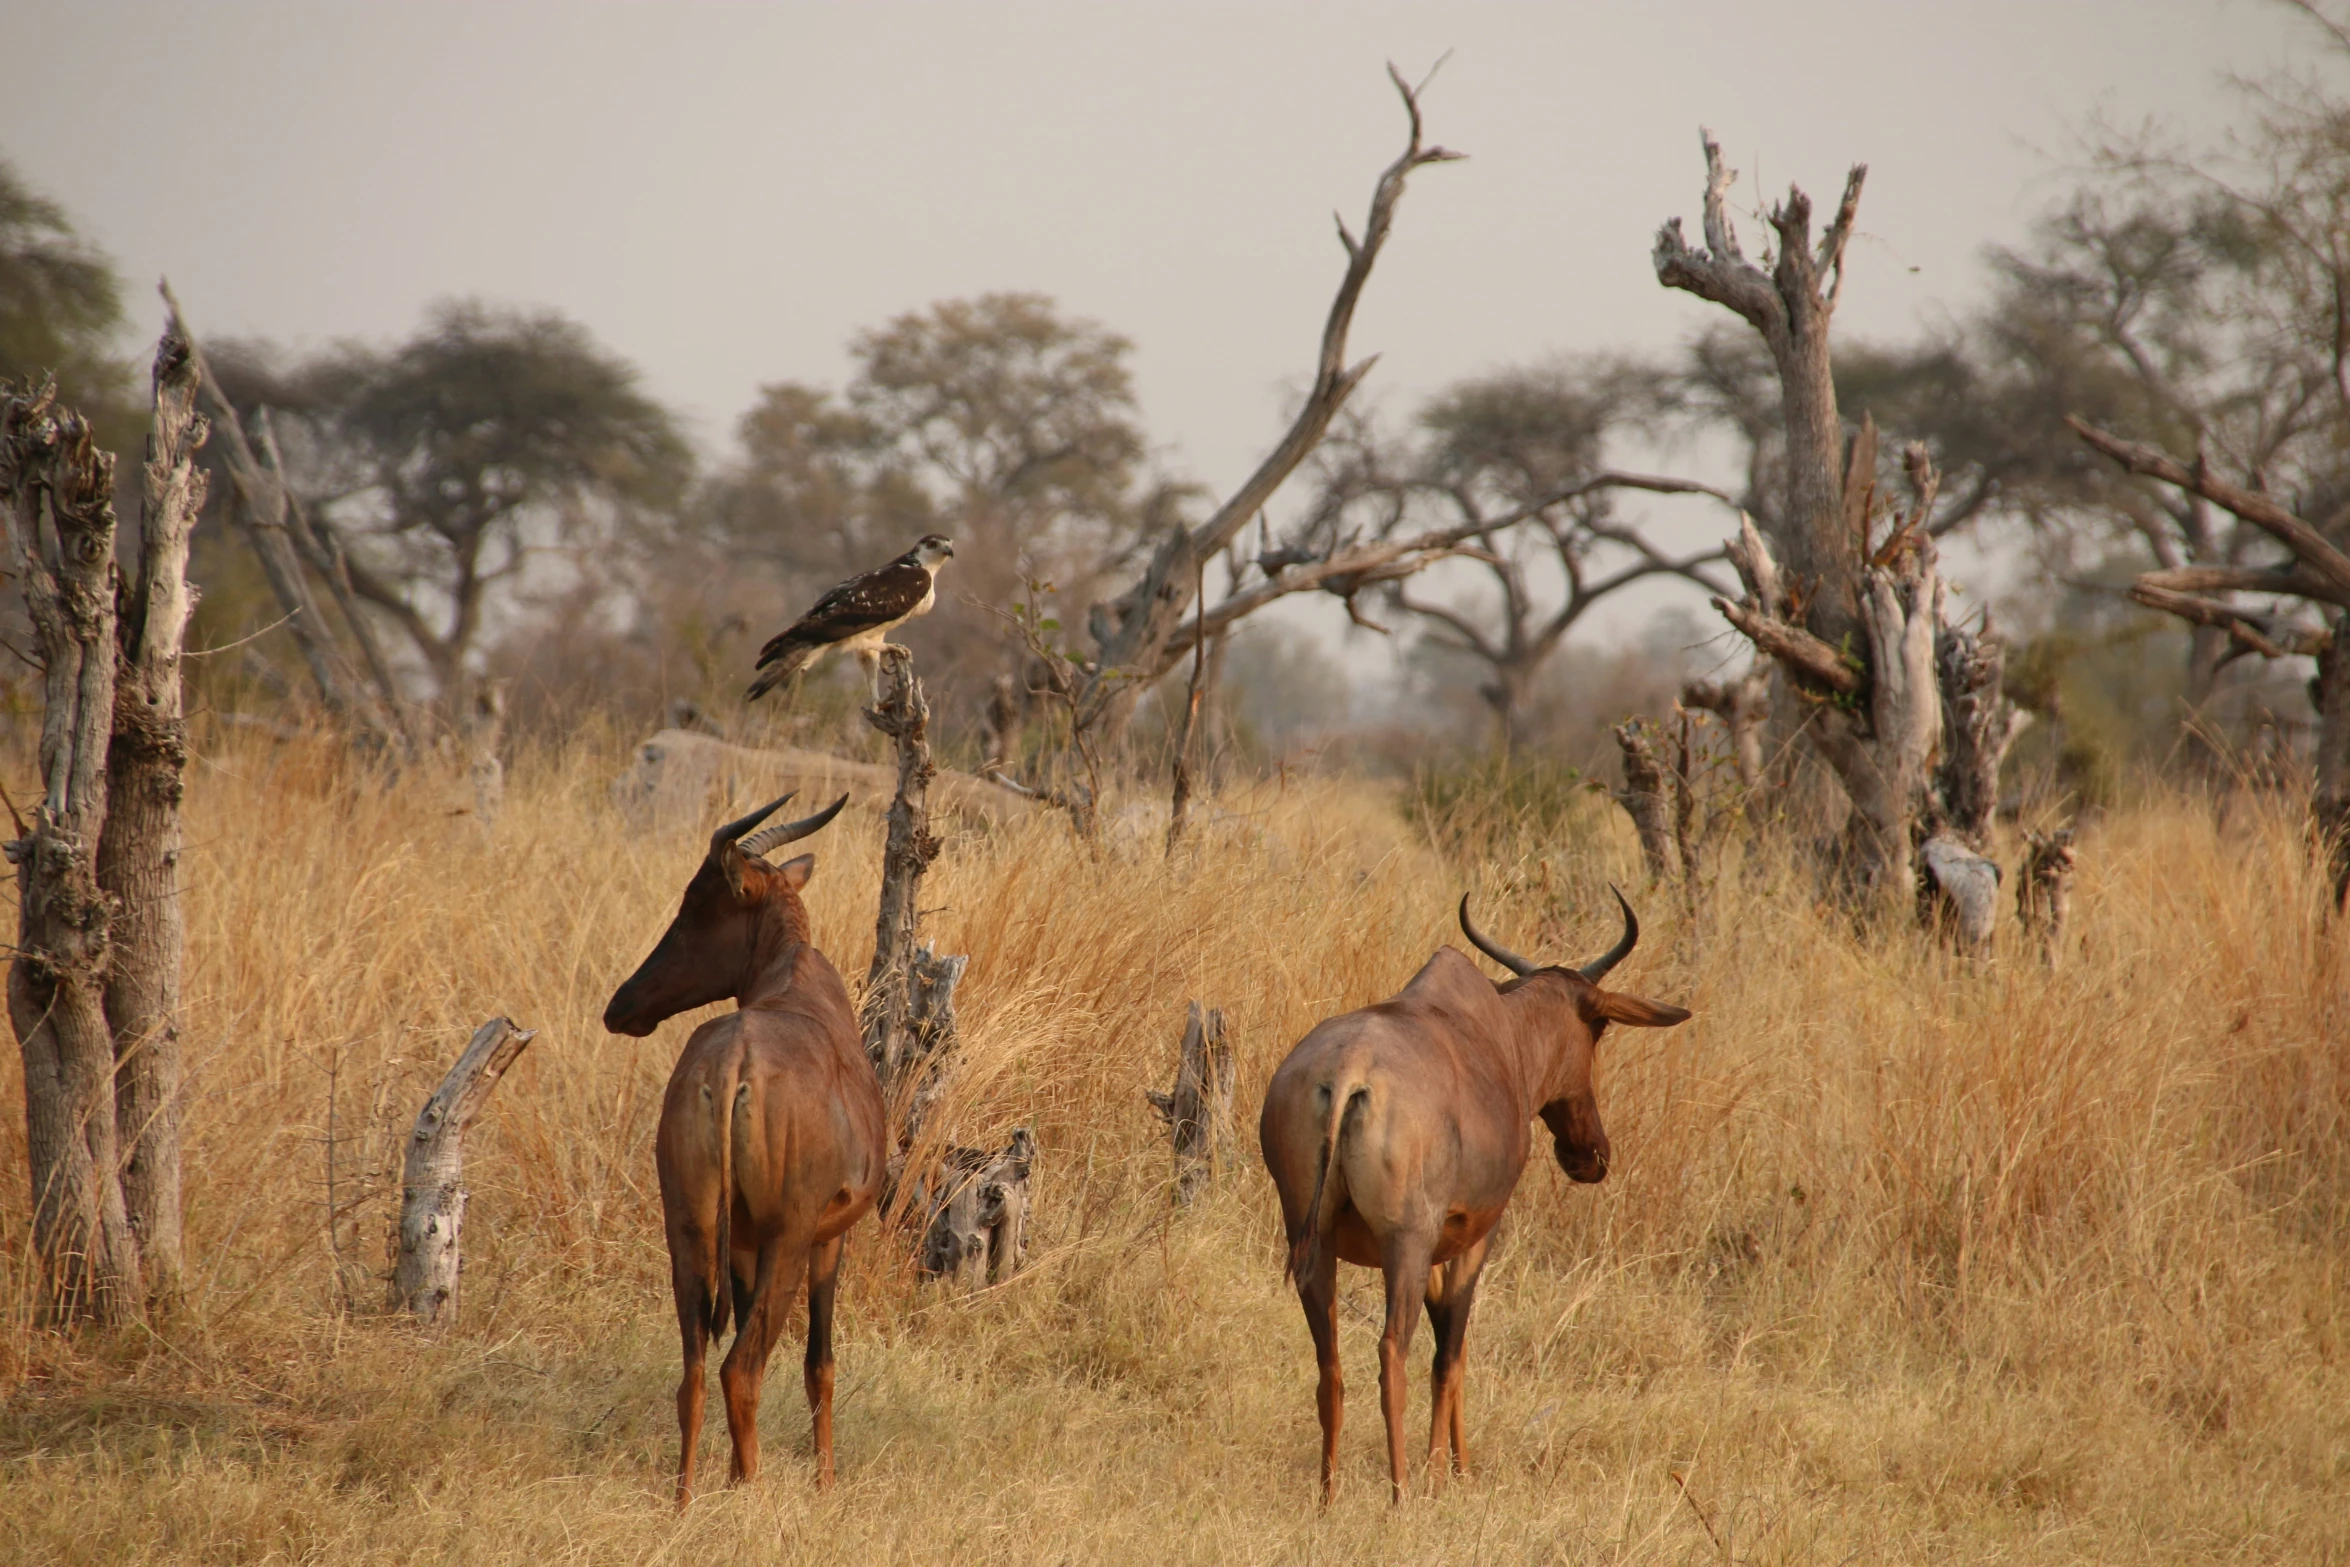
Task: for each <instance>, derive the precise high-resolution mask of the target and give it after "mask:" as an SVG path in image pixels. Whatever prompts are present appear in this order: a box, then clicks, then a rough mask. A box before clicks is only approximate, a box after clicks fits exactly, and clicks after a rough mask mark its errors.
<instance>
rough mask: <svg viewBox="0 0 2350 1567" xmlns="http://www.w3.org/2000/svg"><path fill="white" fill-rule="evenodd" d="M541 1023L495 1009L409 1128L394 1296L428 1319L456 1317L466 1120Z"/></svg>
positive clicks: (401, 1307)
mask: <svg viewBox="0 0 2350 1567" xmlns="http://www.w3.org/2000/svg"><path fill="white" fill-rule="evenodd" d="M537 1037H538V1034H537V1031H536V1030H533V1029H527V1028H516V1027H515V1026H514V1023H513V1021H512V1020H511V1019H509V1018H503V1017H494V1018H491V1019H490V1020H489V1021H488V1022H487V1023H484V1024H482V1026H481V1027H479V1028H477V1029H475V1030H474V1031H473V1038H472V1040H471V1041H470V1042H469V1043H468V1044H467V1045H466V1046H465V1053H464V1054H462V1055H460V1056H459V1057H458V1058H457V1064H456V1065H455V1066H452V1067H451V1068H449V1075H448V1076H447V1077H444V1078H442V1079H441V1086H440V1087H438V1088H436V1089H434V1090H433V1095H432V1097H431V1098H430V1099H427V1100H426V1101H425V1102H424V1108H423V1109H422V1110H419V1111H417V1112H416V1124H415V1126H414V1127H412V1128H411V1129H410V1130H409V1133H408V1153H407V1157H406V1159H405V1160H403V1162H402V1165H401V1171H400V1250H399V1255H398V1256H397V1257H395V1258H394V1259H393V1261H392V1282H391V1292H390V1297H389V1304H390V1306H391V1308H392V1309H393V1310H394V1311H406V1312H411V1313H413V1314H414V1315H415V1316H416V1317H418V1318H419V1319H421V1320H422V1321H424V1322H426V1323H429V1324H435V1325H439V1326H446V1325H448V1324H450V1323H453V1322H455V1321H456V1320H457V1284H458V1274H459V1271H460V1270H461V1268H462V1267H463V1265H464V1253H463V1240H464V1229H465V1196H466V1193H465V1185H464V1177H465V1147H464V1144H465V1128H466V1127H467V1126H469V1125H471V1124H472V1122H473V1118H474V1117H475V1116H477V1115H479V1114H480V1113H481V1109H482V1106H484V1105H486V1104H488V1103H489V1101H490V1093H491V1091H492V1090H493V1089H495V1088H496V1087H497V1086H498V1080H499V1079H500V1078H502V1077H504V1076H505V1075H506V1069H507V1068H508V1067H510V1066H512V1065H513V1064H514V1062H515V1060H516V1058H517V1057H519V1056H520V1055H521V1054H522V1052H523V1049H524V1047H525V1046H527V1045H529V1043H530V1042H531V1041H532V1040H533V1039H536V1038H537Z"/></svg>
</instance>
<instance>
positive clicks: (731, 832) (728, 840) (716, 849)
mask: <svg viewBox="0 0 2350 1567" xmlns="http://www.w3.org/2000/svg"><path fill="white" fill-rule="evenodd" d="M799 792H800V791H799V790H797V789H787V790H785V791H784V792H783V793H782V794H781V795H779V796H777V797H776V798H775V799H772V800H769V801H768V802H767V803H766V804H765V805H762V806H760V807H759V808H758V809H757V810H755V811H753V812H752V813H751V814H750V815H748V816H741V817H737V818H735V819H734V820H733V821H731V822H728V823H727V824H726V825H725V826H723V827H721V828H719V829H718V830H717V831H716V832H714V833H712V834H710V857H711V858H712V859H716V858H718V857H719V856H720V855H722V854H724V853H725V852H726V850H727V848H728V847H729V846H730V845H732V844H733V842H734V841H735V840H736V839H737V838H740V837H741V836H742V835H743V834H744V833H747V832H749V831H750V830H751V829H752V828H754V827H756V826H758V825H759V824H760V823H761V822H763V821H765V820H766V819H767V818H768V817H770V816H773V815H774V814H775V813H776V812H777V811H780V810H782V809H783V807H784V802H785V801H787V800H789V799H790V798H791V797H792V796H793V795H795V794H798V793H799Z"/></svg>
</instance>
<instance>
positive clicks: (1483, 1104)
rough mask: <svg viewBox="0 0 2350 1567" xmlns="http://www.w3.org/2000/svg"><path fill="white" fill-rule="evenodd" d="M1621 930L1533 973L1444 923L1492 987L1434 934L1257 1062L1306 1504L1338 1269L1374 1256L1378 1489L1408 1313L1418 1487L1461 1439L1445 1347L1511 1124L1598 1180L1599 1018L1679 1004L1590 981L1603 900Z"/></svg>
mask: <svg viewBox="0 0 2350 1567" xmlns="http://www.w3.org/2000/svg"><path fill="white" fill-rule="evenodd" d="M1616 901H1617V902H1618V903H1619V904H1622V905H1623V910H1624V934H1623V939H1622V940H1620V941H1618V942H1617V943H1616V945H1615V946H1614V948H1613V949H1611V950H1610V951H1609V952H1608V953H1607V954H1606V955H1605V956H1603V957H1600V958H1597V959H1595V960H1593V961H1592V962H1590V963H1586V964H1585V965H1583V967H1581V968H1579V969H1574V968H1566V967H1563V966H1560V965H1556V964H1550V965H1543V966H1537V965H1535V964H1532V963H1529V962H1527V961H1526V960H1525V959H1524V958H1521V957H1519V956H1518V955H1517V954H1515V953H1513V952H1510V951H1508V950H1507V949H1506V948H1502V947H1498V946H1495V945H1494V944H1493V943H1492V942H1490V941H1488V940H1486V939H1485V938H1484V937H1483V936H1482V935H1480V934H1479V933H1478V931H1477V928H1476V927H1475V926H1474V925H1472V924H1471V923H1470V922H1469V900H1468V899H1467V898H1466V897H1463V898H1462V899H1461V932H1462V934H1464V935H1466V936H1467V937H1468V938H1469V940H1470V941H1471V942H1472V943H1473V944H1474V945H1475V946H1476V948H1477V950H1478V951H1480V952H1482V953H1484V954H1485V955H1486V956H1487V957H1489V958H1491V959H1493V961H1494V962H1496V963H1499V964H1500V965H1501V966H1502V967H1504V968H1506V969H1508V970H1509V971H1510V972H1511V973H1512V974H1514V975H1516V976H1517V977H1516V978H1515V979H1512V980H1509V981H1507V982H1506V983H1502V984H1496V983H1495V982H1494V981H1492V980H1489V979H1487V978H1486V977H1485V976H1484V974H1483V973H1481V972H1480V971H1479V970H1478V968H1477V966H1476V964H1474V963H1473V962H1471V961H1470V960H1469V959H1468V958H1467V957H1465V956H1463V955H1462V954H1461V953H1460V952H1459V951H1458V950H1456V949H1455V948H1452V947H1445V948H1443V949H1441V950H1440V951H1438V952H1437V954H1436V956H1434V957H1432V958H1430V959H1429V960H1428V962H1427V963H1426V964H1425V965H1424V966H1423V967H1422V968H1421V970H1420V972H1419V973H1417V974H1415V975H1413V976H1412V982H1411V983H1410V984H1408V985H1406V986H1405V987H1404V988H1403V991H1402V993H1401V994H1399V995H1397V996H1395V997H1393V998H1391V999H1389V1000H1386V1001H1382V1002H1379V1003H1378V1004H1377V1005H1375V1006H1368V1007H1364V1008H1363V1009H1362V1010H1360V1011H1357V1012H1348V1013H1345V1014H1343V1015H1341V1016H1338V1017H1334V1018H1330V1019H1328V1020H1326V1021H1324V1022H1322V1023H1320V1024H1317V1025H1316V1026H1315V1028H1314V1030H1313V1032H1312V1033H1310V1034H1308V1035H1306V1037H1305V1038H1304V1039H1302V1040H1300V1041H1299V1042H1298V1046H1297V1048H1296V1049H1295V1050H1292V1051H1291V1052H1290V1053H1289V1057H1288V1059H1287V1060H1285V1061H1283V1062H1282V1063H1281V1067H1280V1069H1279V1070H1278V1071H1276V1072H1275V1073H1274V1074H1273V1081H1272V1083H1271V1085H1270V1086H1269V1087H1267V1088H1266V1090H1265V1110H1264V1115H1263V1117H1262V1118H1261V1119H1260V1121H1259V1123H1258V1136H1259V1138H1260V1139H1261V1140H1262V1142H1263V1144H1264V1150H1265V1163H1266V1166H1267V1167H1268V1168H1269V1169H1270V1170H1271V1171H1272V1174H1273V1184H1274V1186H1275V1187H1277V1188H1278V1189H1279V1191H1280V1193H1281V1217H1282V1222H1283V1224H1284V1226H1285V1227H1286V1229H1287V1232H1288V1237H1289V1274H1290V1277H1291V1278H1292V1279H1294V1280H1295V1281H1296V1283H1297V1293H1298V1299H1299V1301H1300V1302H1302V1303H1303V1304H1304V1306H1305V1312H1306V1326H1307V1327H1308V1328H1309V1329H1310V1330H1311V1331H1312V1333H1313V1336H1314V1354H1315V1357H1316V1358H1317V1359H1318V1360H1319V1361H1320V1363H1321V1372H1322V1380H1321V1388H1320V1391H1319V1395H1318V1397H1317V1400H1316V1403H1317V1406H1318V1408H1319V1410H1320V1413H1321V1417H1322V1503H1323V1505H1324V1506H1328V1505H1329V1503H1330V1500H1331V1497H1332V1495H1333V1494H1334V1492H1335V1489H1336V1472H1337V1462H1338V1429H1339V1424H1340V1421H1341V1418H1342V1415H1343V1411H1344V1406H1345V1397H1346V1395H1345V1386H1344V1382H1343V1379H1342V1378H1341V1376H1340V1374H1339V1367H1338V1264H1339V1262H1340V1260H1341V1259H1343V1260H1345V1261H1347V1262H1352V1263H1358V1264H1360V1265H1362V1266H1364V1267H1371V1268H1377V1269H1379V1271H1380V1272H1381V1273H1382V1274H1384V1275H1385V1277H1386V1283H1387V1325H1386V1328H1385V1330H1384V1331H1383V1332H1381V1334H1380V1335H1379V1405H1380V1412H1381V1413H1382V1414H1383V1415H1385V1417H1386V1420H1387V1468H1388V1478H1389V1480H1390V1482H1391V1484H1392V1487H1393V1500H1394V1501H1396V1502H1398V1503H1400V1502H1402V1500H1403V1496H1404V1427H1403V1421H1404V1371H1405V1367H1404V1357H1405V1355H1406V1354H1407V1353H1408V1352H1409V1351H1410V1349H1411V1343H1412V1330H1413V1329H1414V1328H1415V1327H1416V1326H1418V1324H1419V1319H1420V1306H1421V1302H1422V1301H1423V1299H1424V1300H1425V1301H1426V1303H1427V1307H1428V1317H1429V1325H1430V1327H1431V1329H1432V1330H1433V1331H1434V1333H1435V1336H1436V1357H1435V1366H1434V1371H1433V1374H1432V1378H1431V1396H1430V1400H1429V1404H1430V1420H1429V1427H1428V1467H1429V1481H1430V1484H1431V1485H1432V1486H1434V1485H1441V1484H1442V1465H1441V1462H1440V1456H1441V1454H1442V1453H1443V1451H1444V1450H1445V1449H1446V1448H1447V1447H1449V1448H1450V1449H1451V1453H1452V1466H1453V1469H1454V1471H1455V1472H1456V1473H1458V1474H1462V1475H1466V1474H1467V1473H1468V1454H1467V1450H1466V1448H1465V1446H1464V1445H1463V1441H1462V1427H1463V1424H1464V1417H1463V1412H1462V1391H1461V1383H1462V1373H1461V1351H1462V1344H1463V1341H1464V1340H1465V1339H1466V1337H1467V1335H1468V1331H1469V1307H1470V1304H1471V1302H1472V1301H1473V1300H1474V1299H1475V1297H1476V1293H1477V1274H1478V1272H1479V1270H1481V1269H1482V1268H1483V1267H1484V1266H1485V1254H1486V1249H1487V1246H1488V1244H1489V1242H1490V1239H1491V1236H1492V1233H1493V1226H1494V1224H1495V1222H1496V1221H1498V1220H1499V1219H1500V1218H1501V1212H1502V1209H1503V1208H1504V1207H1505V1206H1507V1205H1508V1203H1509V1200H1510V1193H1511V1192H1512V1191H1514V1190H1515V1189H1516V1187H1517V1184H1518V1176H1519V1174H1520V1172H1522V1171H1523V1170H1524V1169H1525V1168H1526V1155H1527V1150H1528V1147H1529V1144H1530V1141H1531V1139H1530V1135H1529V1132H1528V1123H1529V1122H1531V1121H1532V1120H1533V1119H1534V1118H1535V1117H1536V1116H1540V1117H1541V1118H1542V1122H1543V1124H1544V1125H1545V1126H1547V1127H1549V1128H1550V1136H1551V1149H1552V1151H1553V1152H1554V1153H1555V1154H1556V1155H1557V1157H1558V1162H1559V1165H1560V1167H1561V1168H1562V1169H1564V1170H1565V1171H1566V1172H1567V1174H1568V1175H1569V1176H1570V1177H1572V1178H1573V1179H1575V1180H1578V1181H1599V1180H1604V1179H1606V1178H1607V1167H1608V1143H1607V1132H1606V1130H1605V1129H1604V1128H1602V1127H1601V1125H1600V1122H1599V1102H1598V1100H1597V1099H1596V1098H1595V1097H1594V1096H1593V1093H1592V1085H1591V1063H1592V1056H1593V1053H1594V1049H1595V1047H1596V1046H1597V1045H1598V1043H1599V1036H1600V1033H1601V1032H1602V1031H1603V1030H1604V1029H1605V1028H1606V1027H1607V1025H1608V1024H1610V1023H1626V1024H1630V1025H1631V1026H1633V1027H1636V1028H1670V1027H1671V1026H1672V1025H1674V1024H1675V1023H1679V1022H1682V1021H1683V1020H1685V1019H1686V1018H1687V1017H1688V1016H1689V1014H1688V1013H1687V1012H1686V1011H1684V1010H1682V1009H1681V1008H1679V1007H1669V1006H1665V1005H1663V1004H1661V1003H1659V1002H1655V1001H1643V1000H1641V999H1639V998H1638V997H1636V996H1627V995H1621V994H1618V993H1617V992H1614V991H1609V990H1602V989H1601V988H1600V987H1599V980H1600V979H1601V978H1602V977H1604V976H1605V975H1606V974H1607V972H1608V971H1609V970H1610V969H1612V968H1614V967H1615V966H1616V965H1617V964H1618V963H1620V962H1622V961H1623V959H1624V956H1625V954H1627V953H1629V952H1630V951H1631V950H1632V947H1633V944H1634V943H1635V942H1637V941H1638V940H1639V939H1640V922H1639V920H1638V919H1636V918H1634V917H1633V914H1632V906H1631V905H1630V904H1629V903H1625V902H1624V895H1623V894H1622V893H1620V892H1619V893H1617V894H1616Z"/></svg>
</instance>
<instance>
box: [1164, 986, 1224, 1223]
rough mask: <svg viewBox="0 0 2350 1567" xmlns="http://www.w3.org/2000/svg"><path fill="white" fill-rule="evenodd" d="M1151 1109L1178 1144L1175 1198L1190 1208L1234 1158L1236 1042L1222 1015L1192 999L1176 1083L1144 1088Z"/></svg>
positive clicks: (1178, 1202)
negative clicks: (1229, 1039) (1220, 1168)
mask: <svg viewBox="0 0 2350 1567" xmlns="http://www.w3.org/2000/svg"><path fill="white" fill-rule="evenodd" d="M1143 1096H1144V1097H1145V1098H1147V1099H1149V1100H1150V1102H1151V1108H1152V1109H1154V1110H1156V1111H1158V1112H1159V1118H1160V1119H1161V1120H1163V1121H1165V1122H1166V1123H1167V1135H1168V1138H1169V1140H1170V1141H1171V1142H1172V1143H1173V1144H1174V1146H1175V1201H1176V1203H1177V1205H1178V1206H1181V1207H1185V1208H1188V1207H1190V1206H1191V1205H1192V1203H1193V1202H1194V1201H1196V1200H1197V1199H1198V1197H1199V1194H1200V1193H1201V1192H1202V1191H1203V1190H1205V1189H1206V1188H1207V1187H1208V1186H1209V1185H1210V1184H1212V1183H1213V1182H1214V1180H1215V1178H1216V1169H1217V1166H1218V1165H1228V1164H1230V1163H1231V1160H1232V1047H1231V1045H1229V1044H1228V1043H1226V1042H1225V1038H1224V1014H1223V1013H1222V1012H1221V1011H1219V1010H1216V1009H1214V1008H1211V1009H1209V1010H1207V1011H1206V1012H1202V1011H1201V1010H1200V1004H1199V1003H1198V1002H1196V1001H1194V1002H1193V1003H1192V1004H1191V1013H1190V1016H1189V1017H1188V1018H1187V1019H1186V1020H1185V1022H1184V1025H1183V1049H1182V1052H1181V1054H1180V1055H1179V1056H1178V1058H1177V1060H1176V1063H1175V1086H1174V1087H1173V1088H1172V1089H1171V1090H1169V1091H1168V1092H1166V1093H1163V1094H1162V1093H1160V1092H1159V1091H1158V1090H1157V1089H1155V1088H1149V1089H1145V1090H1143Z"/></svg>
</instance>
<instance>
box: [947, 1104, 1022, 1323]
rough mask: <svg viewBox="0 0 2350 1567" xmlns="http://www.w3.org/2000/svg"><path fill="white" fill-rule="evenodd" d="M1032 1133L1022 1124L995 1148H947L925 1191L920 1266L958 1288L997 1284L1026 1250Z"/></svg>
mask: <svg viewBox="0 0 2350 1567" xmlns="http://www.w3.org/2000/svg"><path fill="white" fill-rule="evenodd" d="M1035 1165H1036V1138H1035V1137H1034V1136H1033V1135H1032V1134H1031V1133H1030V1132H1029V1130H1028V1128H1027V1127H1025V1126H1023V1127H1021V1128H1020V1129H1019V1130H1018V1131H1016V1132H1014V1133H1013V1134H1012V1140H1011V1141H1010V1142H1008V1143H1006V1144H1005V1145H1004V1146H1003V1148H1002V1149H1001V1150H999V1151H995V1152H990V1151H989V1150H987V1149H985V1148H949V1149H948V1150H947V1153H946V1158H945V1159H944V1160H943V1161H942V1164H941V1169H940V1174H939V1179H938V1185H937V1188H936V1190H935V1191H933V1192H931V1193H929V1194H927V1195H928V1197H929V1214H930V1219H929V1222H928V1224H927V1225H926V1226H925V1227H924V1229H923V1232H922V1259H921V1260H922V1271H923V1272H924V1273H925V1274H927V1275H929V1276H930V1277H932V1278H946V1279H952V1280H953V1281H954V1283H955V1284H956V1286H957V1287H958V1288H961V1289H967V1290H975V1289H979V1288H982V1287H984V1286H986V1285H989V1284H1001V1283H1003V1282H1004V1281H1005V1280H1006V1279H1008V1278H1010V1277H1011V1276H1012V1275H1013V1274H1015V1273H1017V1272H1019V1271H1020V1266H1021V1264H1022V1263H1023V1262H1025V1261H1026V1260H1027V1256H1028V1210H1029V1176H1030V1174H1031V1173H1032V1172H1033V1171H1034V1169H1035Z"/></svg>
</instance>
